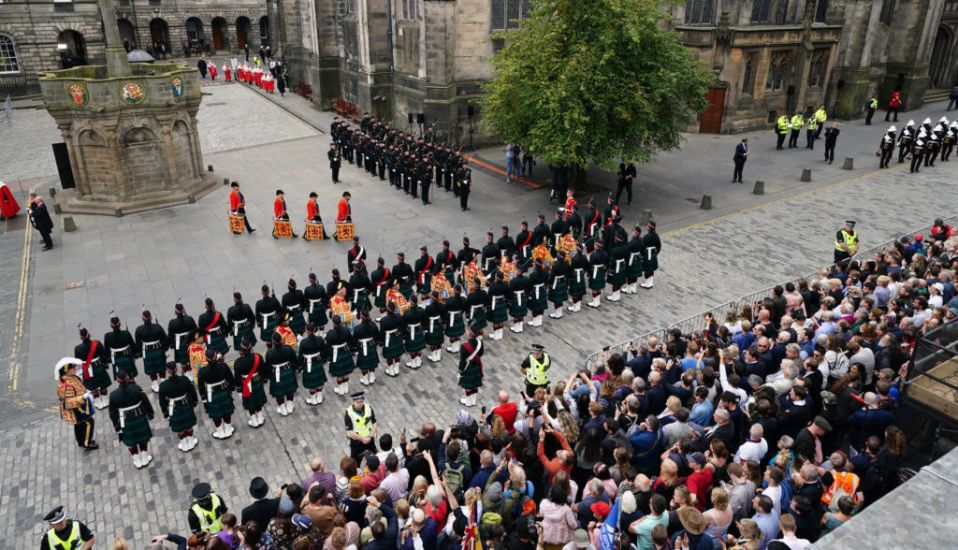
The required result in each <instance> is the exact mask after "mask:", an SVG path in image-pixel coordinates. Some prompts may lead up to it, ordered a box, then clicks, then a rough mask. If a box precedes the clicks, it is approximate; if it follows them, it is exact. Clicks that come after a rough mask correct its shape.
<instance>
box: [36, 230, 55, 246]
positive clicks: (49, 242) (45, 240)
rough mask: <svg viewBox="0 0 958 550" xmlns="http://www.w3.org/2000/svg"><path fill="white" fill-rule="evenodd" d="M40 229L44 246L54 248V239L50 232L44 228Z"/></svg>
mask: <svg viewBox="0 0 958 550" xmlns="http://www.w3.org/2000/svg"><path fill="white" fill-rule="evenodd" d="M38 231H40V237H41V238H42V239H43V246H45V247H47V248H53V239H51V238H50V232H49V231H43V230H38Z"/></svg>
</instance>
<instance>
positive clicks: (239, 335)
mask: <svg viewBox="0 0 958 550" xmlns="http://www.w3.org/2000/svg"><path fill="white" fill-rule="evenodd" d="M243 340H249V343H250V345H253V346H255V345H256V332H255V331H254V330H253V327H246V328H241V329H239V330H238V331H236V336H234V337H233V349H240V344H242V343H243Z"/></svg>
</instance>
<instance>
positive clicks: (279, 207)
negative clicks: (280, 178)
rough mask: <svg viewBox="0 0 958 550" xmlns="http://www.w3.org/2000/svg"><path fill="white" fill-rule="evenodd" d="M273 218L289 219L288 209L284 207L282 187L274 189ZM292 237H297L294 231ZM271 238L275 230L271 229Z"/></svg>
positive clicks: (284, 197) (284, 198)
mask: <svg viewBox="0 0 958 550" xmlns="http://www.w3.org/2000/svg"><path fill="white" fill-rule="evenodd" d="M273 219H274V220H282V221H289V210H287V208H286V195H285V194H283V190H282V189H277V190H276V198H275V199H274V200H273ZM292 235H293V237H294V238H295V237H298V236H299V235H297V234H296V233H293V234H292ZM273 238H277V237H276V230H275V229H274V230H273Z"/></svg>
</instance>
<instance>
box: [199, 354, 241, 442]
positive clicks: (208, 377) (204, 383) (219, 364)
mask: <svg viewBox="0 0 958 550" xmlns="http://www.w3.org/2000/svg"><path fill="white" fill-rule="evenodd" d="M196 387H197V390H199V392H200V398H201V399H202V400H203V408H204V409H206V414H207V416H209V417H210V420H212V421H213V426H215V427H216V429H215V430H213V437H215V438H216V439H227V438H229V437H230V436H232V435H233V431H234V428H233V424H232V423H231V421H232V419H233V411H234V410H235V406H234V405H233V373H232V371H230V368H229V366H227V365H226V363H224V362H223V357H222V356H221V355H220V354H219V353H217V352H216V351H215V350H212V349H208V350H206V365H205V366H204V367H203V368H201V369H200V371H199V373H198V374H197V376H196Z"/></svg>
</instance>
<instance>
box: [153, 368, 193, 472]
mask: <svg viewBox="0 0 958 550" xmlns="http://www.w3.org/2000/svg"><path fill="white" fill-rule="evenodd" d="M176 368H177V367H176V362H175V361H170V362H169V363H167V364H166V370H167V374H168V375H169V376H168V377H167V379H166V380H164V381H163V383H162V384H160V391H159V396H158V397H159V400H160V412H161V413H163V418H166V419H167V420H169V422H170V430H172V431H173V433H175V434H176V437H177V438H178V439H179V440H180V442H179V444H178V445H177V446H176V447H177V448H178V449H179V450H181V451H183V452H184V453H186V452H189V451H192V450H193V448H194V447H196V444H197V443H199V442H198V441H197V439H196V438H195V437H193V428H195V427H196V413H195V412H194V409H195V408H196V404H197V403H198V402H199V398H198V397H197V394H196V386H194V385H193V382H190V379H189V378H187V377H185V376H181V375H178V374H176Z"/></svg>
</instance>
